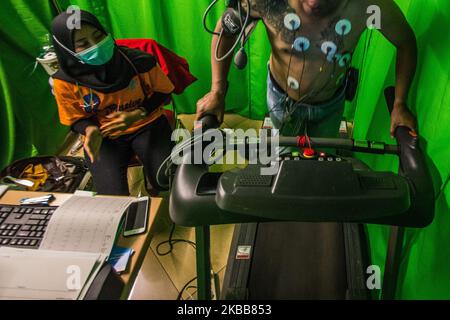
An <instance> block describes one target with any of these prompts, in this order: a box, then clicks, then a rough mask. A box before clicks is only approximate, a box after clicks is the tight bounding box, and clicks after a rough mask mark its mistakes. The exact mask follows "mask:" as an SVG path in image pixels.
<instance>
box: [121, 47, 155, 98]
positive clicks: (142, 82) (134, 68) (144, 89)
mask: <svg viewBox="0 0 450 320" xmlns="http://www.w3.org/2000/svg"><path fill="white" fill-rule="evenodd" d="M118 50H119V52H120V54H121V55H122V56H123V57H124V58H125V60H127V61H128V63H129V64H130V65H131V67H132V68H133V70H134V73H136V75H137V76H138V78H139V82H140V84H141V89H142V92H143V93H144V100H145V99H147V97H148V96H149V94H150V92H148V90H147V87H146V86H145V82H144V79H142V76H141V74H140V73H139V71H138V70H137V69H136V66H135V65H134V63H133V62H132V61H131V60H130V58H128V57H127V55H126V54H125V53H123V52H122V50H120V48H118Z"/></svg>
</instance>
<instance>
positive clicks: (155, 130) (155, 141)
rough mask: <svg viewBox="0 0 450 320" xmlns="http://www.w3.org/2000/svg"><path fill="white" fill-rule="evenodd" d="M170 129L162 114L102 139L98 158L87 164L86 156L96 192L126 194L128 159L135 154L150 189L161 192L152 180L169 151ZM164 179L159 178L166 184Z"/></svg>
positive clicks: (170, 143) (171, 144) (154, 180)
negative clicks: (135, 128)
mask: <svg viewBox="0 0 450 320" xmlns="http://www.w3.org/2000/svg"><path fill="white" fill-rule="evenodd" d="M171 135H172V129H171V127H170V125H169V122H168V121H167V118H166V117H165V116H161V117H160V118H158V119H157V120H155V121H154V122H152V123H150V124H149V125H147V126H145V127H144V128H141V129H139V130H138V131H137V132H135V133H132V134H129V135H124V136H120V137H119V138H117V139H108V138H106V139H104V140H103V143H102V146H101V147H100V157H99V159H98V160H97V161H96V162H95V163H91V162H90V160H89V157H87V156H86V154H85V158H86V161H87V162H88V167H89V170H90V171H91V173H92V177H93V180H94V187H95V189H96V191H97V193H98V194H103V195H121V196H128V195H129V194H130V192H129V190H128V179H127V169H128V165H129V164H130V160H131V159H132V158H133V156H134V155H137V157H138V158H139V160H140V161H141V162H142V165H143V166H144V175H145V176H146V178H147V179H148V181H149V182H150V184H151V185H152V187H153V188H155V189H157V190H160V191H162V188H159V185H158V184H157V182H156V174H157V172H158V169H159V166H160V165H161V164H162V162H163V161H164V159H166V158H167V157H168V156H169V155H170V153H171V152H172V148H173V147H174V142H172V141H171ZM166 182H168V181H163V182H162V183H166Z"/></svg>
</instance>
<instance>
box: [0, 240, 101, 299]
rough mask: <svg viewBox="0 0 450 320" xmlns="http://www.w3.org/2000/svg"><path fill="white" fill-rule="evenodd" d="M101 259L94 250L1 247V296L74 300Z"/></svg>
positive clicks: (92, 274)
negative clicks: (58, 250)
mask: <svg viewBox="0 0 450 320" xmlns="http://www.w3.org/2000/svg"><path fill="white" fill-rule="evenodd" d="M102 259H103V261H104V259H105V256H103V257H102V256H101V255H99V254H94V253H80V252H55V251H45V250H33V249H15V248H7V247H3V248H0V270H1V272H0V299H14V300H23V299H25V300H34V299H45V300H69V299H70V300H75V299H77V298H79V296H80V293H81V290H82V289H83V287H85V284H86V283H87V282H88V280H91V279H93V278H94V276H95V275H96V273H97V272H98V270H97V268H96V267H97V266H98V264H99V263H103V261H102ZM93 271H95V272H93ZM90 282H91V281H89V282H88V283H89V284H90Z"/></svg>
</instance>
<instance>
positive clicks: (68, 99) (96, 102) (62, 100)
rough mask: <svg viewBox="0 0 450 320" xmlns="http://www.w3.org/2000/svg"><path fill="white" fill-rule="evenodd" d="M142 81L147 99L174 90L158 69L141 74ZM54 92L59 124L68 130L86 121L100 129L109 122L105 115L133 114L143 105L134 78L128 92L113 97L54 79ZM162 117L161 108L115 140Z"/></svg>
mask: <svg viewBox="0 0 450 320" xmlns="http://www.w3.org/2000/svg"><path fill="white" fill-rule="evenodd" d="M141 78H142V80H143V81H144V83H145V85H146V87H147V91H148V92H149V94H150V96H151V95H152V94H153V93H154V92H161V93H166V94H170V93H172V91H173V90H174V86H173V84H172V82H171V81H170V80H169V78H168V77H167V76H166V75H165V74H164V72H163V71H162V70H161V68H160V67H159V66H155V67H153V68H152V69H151V70H150V71H148V72H145V73H141ZM54 92H55V97H56V102H57V104H58V111H59V119H60V121H61V123H62V124H64V125H67V126H71V125H73V124H74V123H75V122H77V121H79V120H81V119H87V118H92V119H93V120H96V121H97V122H98V125H99V126H102V125H104V124H107V123H108V122H110V121H111V120H110V119H108V118H106V116H107V115H109V114H111V113H113V112H117V111H133V110H136V109H137V108H139V107H141V106H142V102H143V101H144V92H143V90H142V88H141V83H140V81H139V77H138V76H137V75H136V76H135V77H134V78H133V79H132V80H131V81H130V84H129V85H128V87H127V88H124V89H122V90H119V91H116V92H112V93H101V92H98V91H95V90H92V89H90V88H88V87H84V86H78V85H77V84H73V83H70V82H66V81H63V80H60V79H54ZM162 114H163V109H162V106H160V108H158V109H156V110H155V111H153V112H152V113H151V114H149V115H148V116H147V117H146V118H145V119H143V120H140V121H138V122H135V123H133V124H132V125H131V127H130V128H128V129H127V130H126V131H121V132H120V134H117V135H115V136H116V137H117V136H121V135H125V134H130V133H133V132H136V131H137V130H139V129H140V128H142V127H144V126H146V125H148V124H150V123H151V122H153V121H154V120H156V119H158V118H159V117H160V116H161V115H162Z"/></svg>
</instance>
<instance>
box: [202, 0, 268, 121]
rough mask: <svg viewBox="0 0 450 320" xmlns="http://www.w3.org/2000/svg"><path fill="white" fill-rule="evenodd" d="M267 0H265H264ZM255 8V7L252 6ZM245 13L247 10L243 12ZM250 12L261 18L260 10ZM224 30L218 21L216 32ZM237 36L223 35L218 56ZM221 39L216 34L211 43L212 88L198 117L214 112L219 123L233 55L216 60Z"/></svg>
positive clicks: (228, 47) (203, 100)
mask: <svg viewBox="0 0 450 320" xmlns="http://www.w3.org/2000/svg"><path fill="white" fill-rule="evenodd" d="M258 1H261V0H251V1H250V3H251V4H252V5H253V3H256V2H258ZM264 1H265V0H264ZM241 3H242V4H243V9H244V10H247V6H246V3H247V1H246V0H241ZM252 8H253V7H252ZM243 14H245V12H243ZM250 14H251V16H252V18H255V19H257V18H259V15H258V12H257V11H256V10H253V9H251V10H250ZM221 30H222V20H221V19H220V20H219V21H218V22H217V25H216V29H215V32H217V33H220V31H221ZM236 40H237V36H231V35H223V36H222V40H221V43H220V46H219V48H218V54H217V55H218V56H219V57H222V56H224V55H225V54H226V53H227V52H228V51H229V50H230V49H231V48H232V47H233V45H234V43H235V42H236ZM218 41H219V36H217V35H214V36H213V39H212V43H211V70H212V79H211V90H210V92H208V93H207V94H206V95H205V96H204V97H203V98H202V99H200V100H199V101H198V102H197V117H196V119H197V120H198V119H200V118H202V117H203V116H204V115H205V114H214V115H216V116H217V119H218V121H219V123H222V122H223V114H224V111H225V110H224V109H225V96H226V92H227V87H228V80H227V79H228V74H229V72H230V66H231V62H232V61H233V55H230V57H228V58H227V59H225V60H223V61H217V60H216V47H217V43H218Z"/></svg>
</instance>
